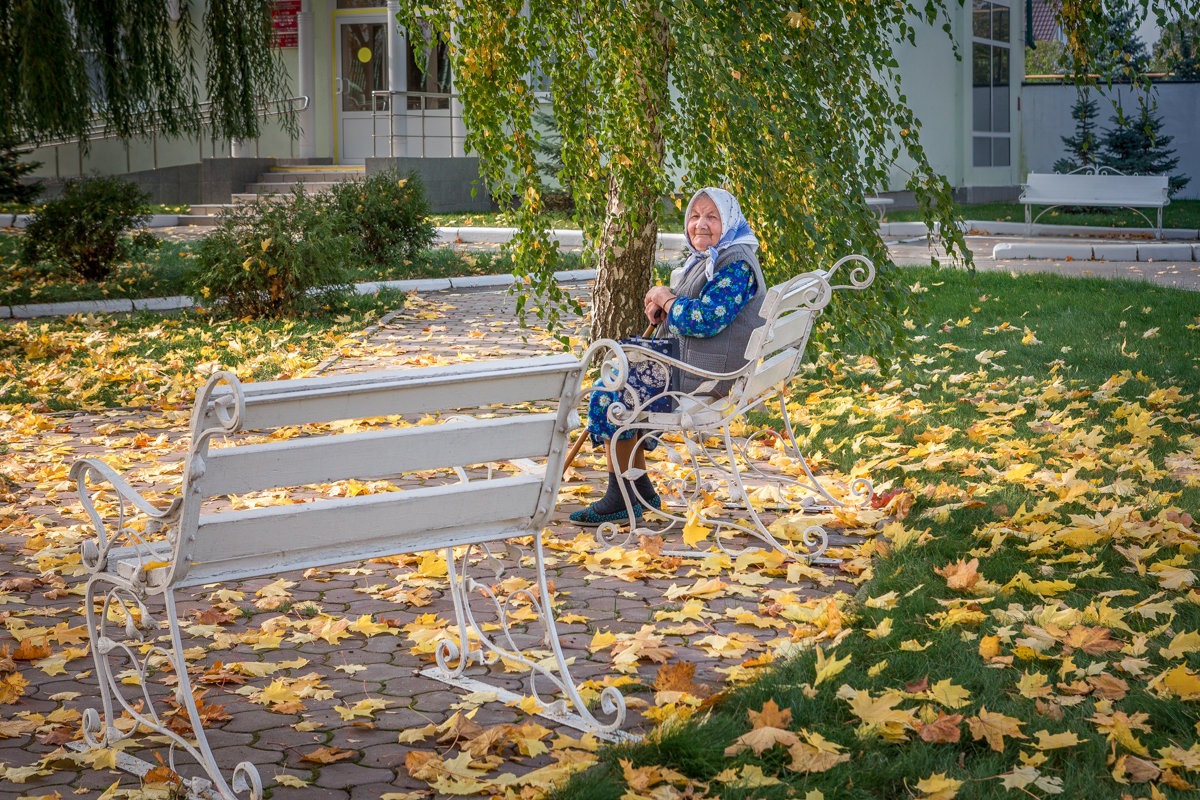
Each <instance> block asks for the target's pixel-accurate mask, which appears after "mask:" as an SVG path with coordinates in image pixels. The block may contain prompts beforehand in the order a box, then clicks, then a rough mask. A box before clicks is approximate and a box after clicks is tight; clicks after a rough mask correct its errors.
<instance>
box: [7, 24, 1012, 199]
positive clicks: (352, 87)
mask: <svg viewBox="0 0 1200 800" xmlns="http://www.w3.org/2000/svg"><path fill="white" fill-rule="evenodd" d="M194 5H196V6H200V5H201V4H200V3H196V4H194ZM398 8H399V4H398V3H397V2H396V0H391V1H390V2H386V3H385V2H380V0H276V2H275V3H274V14H275V25H276V32H277V44H278V45H279V47H280V52H281V56H282V58H283V62H284V65H285V67H286V69H287V71H288V74H289V75H290V76H291V85H292V95H291V96H290V97H286V98H270V101H271V102H269V103H266V104H265V105H264V108H265V109H267V110H271V111H277V110H278V109H280V108H284V107H289V106H290V107H292V108H298V109H301V110H300V111H299V122H300V128H301V133H300V136H299V138H296V139H293V138H291V137H289V136H288V135H287V134H286V133H285V132H284V131H283V129H282V127H281V126H280V125H279V122H278V117H269V118H268V119H267V120H266V122H265V126H264V132H263V135H262V136H261V137H260V138H259V139H257V140H254V141H246V142H227V141H215V140H213V139H212V137H211V136H207V135H205V134H201V135H200V136H199V137H193V138H190V139H184V140H178V139H176V140H167V139H164V138H162V137H155V136H151V137H146V138H145V139H138V140H131V141H119V140H103V139H101V140H94V141H93V142H91V144H90V147H89V148H88V149H87V152H82V151H81V150H80V148H79V147H78V146H76V145H74V144H71V143H67V144H60V145H58V146H55V147H48V148H42V149H40V150H38V151H35V152H34V153H32V154H31V155H30V158H32V159H35V160H38V161H41V162H42V167H41V168H40V169H39V171H38V174H39V175H40V176H58V177H72V176H75V175H80V174H93V173H100V174H124V173H144V172H145V171H147V170H164V169H170V168H172V167H176V166H179V165H186V164H189V163H192V164H194V163H195V162H197V161H202V160H210V159H224V158H231V157H234V158H242V159H266V158H305V159H320V160H322V161H325V162H326V163H332V164H363V163H364V162H365V161H366V159H368V158H371V157H381V158H383V157H393V158H394V157H401V158H404V159H411V158H423V159H424V158H429V159H433V158H437V159H445V158H457V157H463V156H467V155H469V154H468V153H466V152H465V150H464V138H465V133H466V132H465V129H464V128H463V125H462V114H461V108H460V107H459V105H458V101H457V98H456V96H455V94H454V87H453V76H452V75H451V74H450V71H449V68H448V62H447V59H446V53H445V49H444V47H445V46H444V45H436V46H434V47H430V48H415V47H414V46H413V40H414V38H415V37H417V36H419V37H422V38H426V37H429V36H430V32H429V31H415V32H412V35H411V36H410V32H408V31H406V30H404V29H403V28H402V27H400V26H399V25H398V24H397V22H396V12H397V11H398ZM192 13H193V14H195V15H196V22H197V23H199V16H200V13H201V11H200V9H193V11H192ZM948 14H949V17H950V23H951V27H952V30H953V34H954V37H955V39H956V40H957V42H958V43H959V47H958V53H959V54H960V55H961V58H957V57H956V54H955V48H954V45H953V43H952V42H951V40H950V37H949V36H947V35H946V33H945V32H944V31H942V30H941V26H940V23H939V24H937V25H935V26H925V27H921V28H919V29H918V36H917V46H916V47H911V46H908V45H903V46H900V47H898V49H897V53H896V55H897V58H898V60H899V63H900V67H901V85H900V87H899V91H900V92H901V93H902V94H903V95H904V96H905V97H906V100H907V102H908V103H909V105H910V106H911V107H912V108H913V110H914V111H915V113H916V116H917V118H918V119H919V120H920V121H921V131H920V138H921V142H922V144H923V145H924V148H925V151H926V152H927V154H928V155H929V159H930V161H931V163H932V164H933V167H934V168H935V169H936V170H938V171H939V172H941V173H942V174H944V175H946V176H947V178H948V179H949V180H950V182H951V184H952V185H953V186H955V187H963V188H964V189H966V190H968V192H970V191H975V190H985V189H996V190H1002V191H1008V192H1010V193H1011V191H1012V189H1013V187H1014V186H1016V185H1017V184H1018V183H1020V179H1021V177H1022V176H1021V175H1019V174H1018V169H1019V166H1020V164H1021V163H1022V157H1021V147H1022V143H1021V125H1020V98H1019V94H1020V92H1019V87H1020V85H1021V79H1022V77H1023V73H1024V63H1023V62H1024V59H1023V50H1022V42H1023V40H1024V33H1023V24H1024V14H1023V12H1022V11H1021V5H1020V4H1019V3H1018V4H1017V8H1015V9H1014V7H1013V3H1012V2H1011V1H1010V0H971V2H968V3H966V4H965V5H964V6H959V5H958V4H956V3H951V4H949V7H948ZM418 49H427V51H428V52H427V53H426V54H425V55H424V56H423V58H424V61H423V64H422V66H423V67H424V69H419V68H418V65H417V59H418V55H417V51H418ZM200 68H201V69H202V65H201V66H200ZM905 170H906V165H905V164H898V165H897V167H896V168H895V169H894V170H893V173H892V176H891V180H890V181H889V186H887V187H879V188H880V189H881V190H888V189H896V190H898V189H901V188H903V184H904V182H905V179H906V178H907V175H906V172H905ZM968 199H970V198H969V197H968ZM197 200H199V198H197Z"/></svg>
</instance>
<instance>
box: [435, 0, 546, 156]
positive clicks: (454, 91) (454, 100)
mask: <svg viewBox="0 0 1200 800" xmlns="http://www.w3.org/2000/svg"><path fill="white" fill-rule="evenodd" d="M525 13H528V4H526V10H525ZM450 40H451V41H452V42H454V44H455V45H457V44H458V31H457V30H456V29H455V26H454V22H453V21H451V23H450ZM466 141H467V124H466V123H465V122H463V109H462V103H461V102H459V99H458V76H457V75H455V74H454V70H453V69H451V70H450V157H451V158H456V157H458V156H465V155H466V154H467V150H466Z"/></svg>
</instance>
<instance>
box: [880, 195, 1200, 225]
mask: <svg viewBox="0 0 1200 800" xmlns="http://www.w3.org/2000/svg"><path fill="white" fill-rule="evenodd" d="M1043 209H1044V206H1034V207H1033V213H1034V216H1036V215H1038V214H1040V213H1041V212H1042V211H1043ZM959 210H960V211H961V212H962V215H963V218H964V219H974V220H985V221H989V222H991V221H996V222H1024V221H1025V206H1023V205H1021V204H1020V203H981V204H979V205H969V206H961V207H960V209H959ZM1142 210H1143V211H1144V212H1146V216H1148V217H1150V219H1152V220H1153V219H1155V212H1154V211H1153V209H1149V210H1148V209H1142ZM886 219H887V221H888V222H916V221H920V219H921V215H920V212H918V211H917V210H916V209H900V210H892V211H888V213H887V217H886ZM1038 222H1039V223H1044V224H1046V225H1088V226H1094V227H1106V228H1145V227H1153V226H1154V224H1153V223H1150V224H1149V225H1148V224H1147V223H1146V220H1144V219H1142V217H1141V216H1140V215H1138V214H1137V213H1136V212H1134V211H1130V210H1129V209H1125V208H1110V209H1093V210H1092V211H1088V212H1084V213H1075V212H1072V211H1067V210H1065V209H1061V208H1056V209H1054V210H1053V211H1048V212H1046V213H1045V214H1044V215H1043V216H1042V218H1041V219H1039V220H1038ZM1163 227H1166V228H1190V229H1196V228H1200V200H1174V201H1172V202H1171V204H1170V205H1169V206H1167V207H1166V208H1165V209H1163Z"/></svg>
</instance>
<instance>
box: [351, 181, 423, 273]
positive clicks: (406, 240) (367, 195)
mask: <svg viewBox="0 0 1200 800" xmlns="http://www.w3.org/2000/svg"><path fill="white" fill-rule="evenodd" d="M333 205H334V207H335V208H336V210H337V215H338V217H339V220H338V224H339V225H340V226H341V229H342V230H343V231H344V232H345V233H346V234H347V235H348V236H350V238H351V239H352V240H353V242H354V247H355V254H356V255H357V256H358V258H359V259H360V260H361V261H364V262H369V263H373V264H377V265H379V266H384V267H386V266H389V265H392V264H395V263H396V262H397V261H398V260H400V259H409V260H412V259H413V258H415V257H416V255H417V254H418V253H420V252H421V251H422V250H424V249H426V248H427V247H429V246H430V245H431V244H433V241H434V239H435V238H437V232H436V231H435V230H434V226H433V223H431V222H430V221H429V201H428V200H427V199H426V198H425V187H424V185H423V184H422V183H421V179H420V178H419V177H417V174H416V173H415V172H410V173H408V174H407V175H402V174H401V173H400V172H398V171H397V170H388V171H386V172H380V173H376V174H375V175H371V176H370V177H367V178H365V179H362V180H355V181H349V182H347V183H342V184H339V185H338V186H337V187H336V188H335V189H334V192H333Z"/></svg>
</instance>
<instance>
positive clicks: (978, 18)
mask: <svg viewBox="0 0 1200 800" xmlns="http://www.w3.org/2000/svg"><path fill="white" fill-rule="evenodd" d="M1009 18H1010V13H1009V7H1008V3H1006V2H999V1H998V0H973V2H972V19H971V26H972V29H971V145H972V153H973V155H972V163H973V164H974V165H975V166H977V167H1007V166H1009V165H1011V164H1012V120H1011V119H1010V114H1009V110H1008V109H1009V78H1008V76H1009V57H1010V54H1011V53H1012V44H1011V38H1012V37H1011V35H1010V32H1009Z"/></svg>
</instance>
